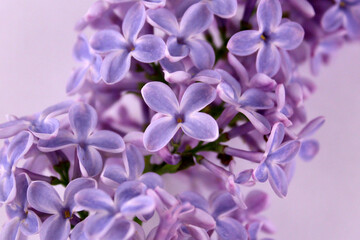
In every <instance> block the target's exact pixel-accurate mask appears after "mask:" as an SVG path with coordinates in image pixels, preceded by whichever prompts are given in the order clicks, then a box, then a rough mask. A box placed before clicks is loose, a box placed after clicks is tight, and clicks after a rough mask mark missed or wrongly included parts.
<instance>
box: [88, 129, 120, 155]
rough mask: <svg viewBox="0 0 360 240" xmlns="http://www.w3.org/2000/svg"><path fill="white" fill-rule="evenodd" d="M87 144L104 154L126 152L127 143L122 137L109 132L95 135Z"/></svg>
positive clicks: (99, 132)
mask: <svg viewBox="0 0 360 240" xmlns="http://www.w3.org/2000/svg"><path fill="white" fill-rule="evenodd" d="M86 143H87V144H88V145H91V146H92V147H94V148H96V149H98V150H100V151H104V152H111V153H119V152H122V151H124V150H125V143H124V140H123V139H122V137H121V136H120V135H118V134H116V133H114V132H112V131H108V130H101V131H97V132H95V133H93V134H92V135H90V136H89V138H88V139H87V140H86Z"/></svg>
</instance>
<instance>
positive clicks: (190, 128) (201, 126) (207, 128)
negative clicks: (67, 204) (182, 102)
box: [181, 112, 219, 142]
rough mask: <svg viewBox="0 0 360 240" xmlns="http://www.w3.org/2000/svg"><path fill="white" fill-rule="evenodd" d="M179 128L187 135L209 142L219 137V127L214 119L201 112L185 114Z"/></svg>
mask: <svg viewBox="0 0 360 240" xmlns="http://www.w3.org/2000/svg"><path fill="white" fill-rule="evenodd" d="M181 128H182V130H183V131H184V132H185V134H187V135H188V136H190V137H192V138H195V139H198V140H201V141H208V142H211V141H215V140H216V139H217V138H218V137H219V127H218V125H217V123H216V121H215V119H214V118H212V117H211V116H210V115H208V114H206V113H202V112H194V113H191V114H189V115H187V116H186V118H185V120H184V122H183V123H182V125H181Z"/></svg>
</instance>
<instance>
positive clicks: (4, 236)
mask: <svg viewBox="0 0 360 240" xmlns="http://www.w3.org/2000/svg"><path fill="white" fill-rule="evenodd" d="M19 224H20V220H19V218H13V219H10V220H9V221H8V222H6V223H5V224H4V226H3V228H2V229H1V235H0V240H17V239H19V235H20V232H19Z"/></svg>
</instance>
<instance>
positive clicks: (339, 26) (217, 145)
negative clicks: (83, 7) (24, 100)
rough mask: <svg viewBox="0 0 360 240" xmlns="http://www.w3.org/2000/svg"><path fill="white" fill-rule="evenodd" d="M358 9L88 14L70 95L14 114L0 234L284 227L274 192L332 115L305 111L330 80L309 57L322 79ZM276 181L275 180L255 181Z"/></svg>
mask: <svg viewBox="0 0 360 240" xmlns="http://www.w3.org/2000/svg"><path fill="white" fill-rule="evenodd" d="M359 8H360V1H358V0H352V1H350V0H346V1H345V0H336V1H334V2H331V1H325V0H316V1H315V0H288V1H285V0H260V1H255V0H249V1H236V0H184V1H183V0H167V1H165V0H98V1H96V2H94V3H93V4H92V5H91V6H90V8H89V10H88V11H87V12H86V13H85V15H84V16H83V17H82V18H81V19H80V21H79V22H78V23H77V24H76V30H77V31H78V38H77V40H76V43H75V46H74V49H73V55H74V57H75V59H76V61H77V62H78V65H77V68H75V69H74V71H73V73H72V74H71V76H70V78H69V80H68V82H67V85H66V93H67V94H68V95H71V96H72V100H69V101H64V102H60V103H57V104H53V105H51V106H50V107H48V108H46V109H45V110H43V111H41V112H39V113H36V114H33V115H29V116H23V117H16V116H13V115H9V116H8V121H7V122H5V123H2V124H0V138H1V139H3V142H4V143H3V146H2V148H1V151H0V204H2V206H4V208H5V209H6V212H7V215H8V218H9V220H8V221H7V222H6V223H5V224H4V226H3V228H2V230H1V233H0V239H1V240H9V239H10V240H16V239H27V237H28V236H33V235H36V234H39V236H40V239H41V240H48V239H59V240H60V239H68V238H70V239H72V240H80V239H81V240H90V239H109V240H111V239H129V240H130V239H131V240H134V239H139V240H140V239H148V240H151V239H154V240H155V239H156V240H157V239H171V240H175V239H199V240H203V239H204V240H206V239H221V240H229V239H234V240H242V239H243V240H247V239H250V240H256V239H259V237H260V236H264V235H265V234H273V233H274V232H275V230H274V229H275V228H274V226H273V225H272V223H271V221H270V220H269V219H268V218H267V217H265V216H264V215H266V214H264V213H263V211H264V210H265V209H267V208H268V207H269V195H270V194H274V193H273V192H275V194H276V195H278V196H279V197H281V198H284V197H285V196H286V195H287V194H288V188H289V187H290V186H291V180H292V177H293V175H294V171H295V166H296V162H297V161H298V159H302V160H304V161H310V160H313V159H314V158H316V155H317V153H318V152H319V149H320V145H319V142H317V141H316V139H315V138H314V135H315V133H316V132H317V131H318V130H319V129H320V127H321V126H322V125H323V124H324V122H325V119H324V117H321V116H320V117H315V118H312V120H311V121H308V120H307V119H308V117H307V114H306V108H305V105H304V102H306V100H307V99H309V97H310V96H311V95H312V93H313V92H314V91H315V89H316V86H315V84H314V83H313V82H312V81H311V79H309V78H307V77H305V76H303V73H302V71H301V69H300V68H299V66H300V65H301V64H304V63H306V62H307V63H309V65H310V69H311V72H312V73H313V74H314V75H316V74H318V72H319V70H320V68H321V67H322V66H323V65H325V64H327V63H328V62H329V60H330V58H331V57H332V55H333V53H334V52H336V51H337V50H338V49H339V48H340V47H341V46H342V45H343V44H345V43H348V42H353V41H356V40H359V38H360V37H359V28H360V24H359V23H360V19H359V16H360V14H359V11H360V10H359ZM89 30H90V31H89ZM88 33H91V34H90V35H89V34H88ZM88 39H89V40H88ZM244 161H248V162H250V165H247V166H249V167H246V168H243V167H242V166H243V163H244ZM263 182H269V183H270V186H271V188H272V190H271V189H270V190H269V191H267V192H263V191H260V190H257V189H256V188H257V186H258V185H259V184H261V183H263ZM247 188H250V191H247ZM60 196H64V197H63V198H62V197H60ZM155 219H158V221H157V220H155ZM145 229H147V230H146V231H145ZM280 231H281V229H280ZM265 239H269V238H265Z"/></svg>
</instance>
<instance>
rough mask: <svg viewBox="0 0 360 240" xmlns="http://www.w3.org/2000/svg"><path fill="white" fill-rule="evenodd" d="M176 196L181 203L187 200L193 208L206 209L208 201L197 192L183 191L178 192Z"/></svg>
mask: <svg viewBox="0 0 360 240" xmlns="http://www.w3.org/2000/svg"><path fill="white" fill-rule="evenodd" d="M178 197H179V199H180V201H181V202H182V203H186V202H188V203H190V204H191V205H193V206H194V207H195V208H199V209H202V210H204V211H208V207H209V206H208V202H207V201H206V199H205V198H204V197H203V196H201V195H200V194H198V193H197V192H192V191H185V192H182V193H180V194H179V195H178Z"/></svg>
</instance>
